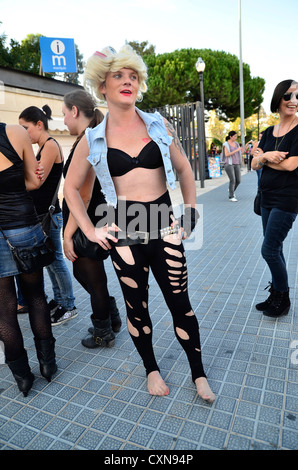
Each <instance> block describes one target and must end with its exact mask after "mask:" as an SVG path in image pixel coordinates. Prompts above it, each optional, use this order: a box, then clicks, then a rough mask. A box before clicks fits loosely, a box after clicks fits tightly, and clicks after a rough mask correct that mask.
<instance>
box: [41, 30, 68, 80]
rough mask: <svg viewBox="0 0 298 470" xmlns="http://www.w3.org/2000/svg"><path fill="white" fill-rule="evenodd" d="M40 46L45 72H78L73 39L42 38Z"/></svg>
mask: <svg viewBox="0 0 298 470" xmlns="http://www.w3.org/2000/svg"><path fill="white" fill-rule="evenodd" d="M39 45H40V53H41V62H42V70H43V72H52V73H53V72H54V73H55V72H56V73H57V72H68V73H73V72H76V71H77V61H76V51H75V44H74V40H73V39H65V38H62V39H61V38H46V37H40V38H39Z"/></svg>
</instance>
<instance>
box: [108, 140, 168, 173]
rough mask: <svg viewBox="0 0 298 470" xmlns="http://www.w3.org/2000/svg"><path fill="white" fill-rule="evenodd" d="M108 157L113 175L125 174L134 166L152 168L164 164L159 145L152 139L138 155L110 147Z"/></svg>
mask: <svg viewBox="0 0 298 470" xmlns="http://www.w3.org/2000/svg"><path fill="white" fill-rule="evenodd" d="M107 158H108V165H109V170H110V173H111V176H122V175H125V174H126V173H128V172H129V171H131V170H133V169H134V168H147V169H149V170H151V169H154V168H160V167H161V166H163V161H162V157H161V153H160V150H159V147H158V145H157V144H156V143H155V142H154V140H150V142H148V144H146V145H145V147H143V148H142V150H141V151H140V153H139V155H138V156H137V157H131V156H130V155H128V153H126V152H124V151H123V150H119V149H115V148H108V156H107Z"/></svg>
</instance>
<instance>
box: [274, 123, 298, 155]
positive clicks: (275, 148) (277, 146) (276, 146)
mask: <svg viewBox="0 0 298 470" xmlns="http://www.w3.org/2000/svg"><path fill="white" fill-rule="evenodd" d="M295 119H296V116H295V117H294V119H293V121H291V123H290V125H289V127H288V129H287V132H286V133H285V134H284V135H283V137H282V139H281V141H280V142H279V144H278V145H277V140H278V139H279V135H277V136H276V137H275V147H274V150H278V149H279V147H280V146H281V144H282V141H283V140H284V138H285V136H286V135H287V133H288V132H289V130H290V128H291V127H292V124H293V122H294V121H295ZM279 128H280V123H279V124H278V132H279Z"/></svg>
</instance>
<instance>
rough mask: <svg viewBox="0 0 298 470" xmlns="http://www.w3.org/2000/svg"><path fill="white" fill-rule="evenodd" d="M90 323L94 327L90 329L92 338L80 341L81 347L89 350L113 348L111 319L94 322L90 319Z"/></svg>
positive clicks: (113, 337) (113, 336)
mask: <svg viewBox="0 0 298 470" xmlns="http://www.w3.org/2000/svg"><path fill="white" fill-rule="evenodd" d="M91 321H92V323H93V326H94V328H92V336H88V337H87V338H84V339H82V345H83V346H85V347H86V348H90V349H94V348H99V347H106V348H111V347H113V346H114V344H115V335H114V333H113V330H112V326H111V319H110V318H108V319H107V320H94V319H93V318H92V317H91Z"/></svg>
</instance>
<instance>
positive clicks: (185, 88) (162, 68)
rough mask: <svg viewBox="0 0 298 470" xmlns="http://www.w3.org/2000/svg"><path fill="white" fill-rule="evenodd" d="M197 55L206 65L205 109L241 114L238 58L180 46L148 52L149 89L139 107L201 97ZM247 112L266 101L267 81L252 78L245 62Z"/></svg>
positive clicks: (230, 116) (222, 115)
mask: <svg viewBox="0 0 298 470" xmlns="http://www.w3.org/2000/svg"><path fill="white" fill-rule="evenodd" d="M198 57H202V59H203V60H204V62H205V64H206V68H205V72H204V95H205V96H204V98H205V99H204V101H205V108H206V110H208V111H209V110H212V109H215V110H216V111H217V114H218V115H219V116H220V118H221V119H224V120H226V121H229V120H232V121H233V120H235V119H236V118H237V116H239V114H240V88H239V59H238V58H237V56H235V55H232V54H229V53H226V52H224V51H212V50H211V49H181V50H177V51H174V52H170V53H165V54H159V55H154V54H150V55H145V56H144V60H145V62H146V64H147V66H148V75H149V78H148V91H147V93H146V94H145V95H144V100H143V102H142V103H141V105H140V107H141V108H142V109H148V108H153V107H159V106H164V105H166V104H169V105H170V104H181V103H186V102H194V101H199V100H200V82H199V74H198V72H197V70H196V68H195V64H196V61H197V59H198ZM243 84H244V86H243V88H244V110H245V115H246V116H250V115H251V114H253V113H255V112H256V110H257V109H258V108H259V106H260V105H261V103H262V101H263V97H262V95H263V92H264V88H265V80H264V79H262V78H260V77H251V75H250V68H249V65H247V64H243Z"/></svg>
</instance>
